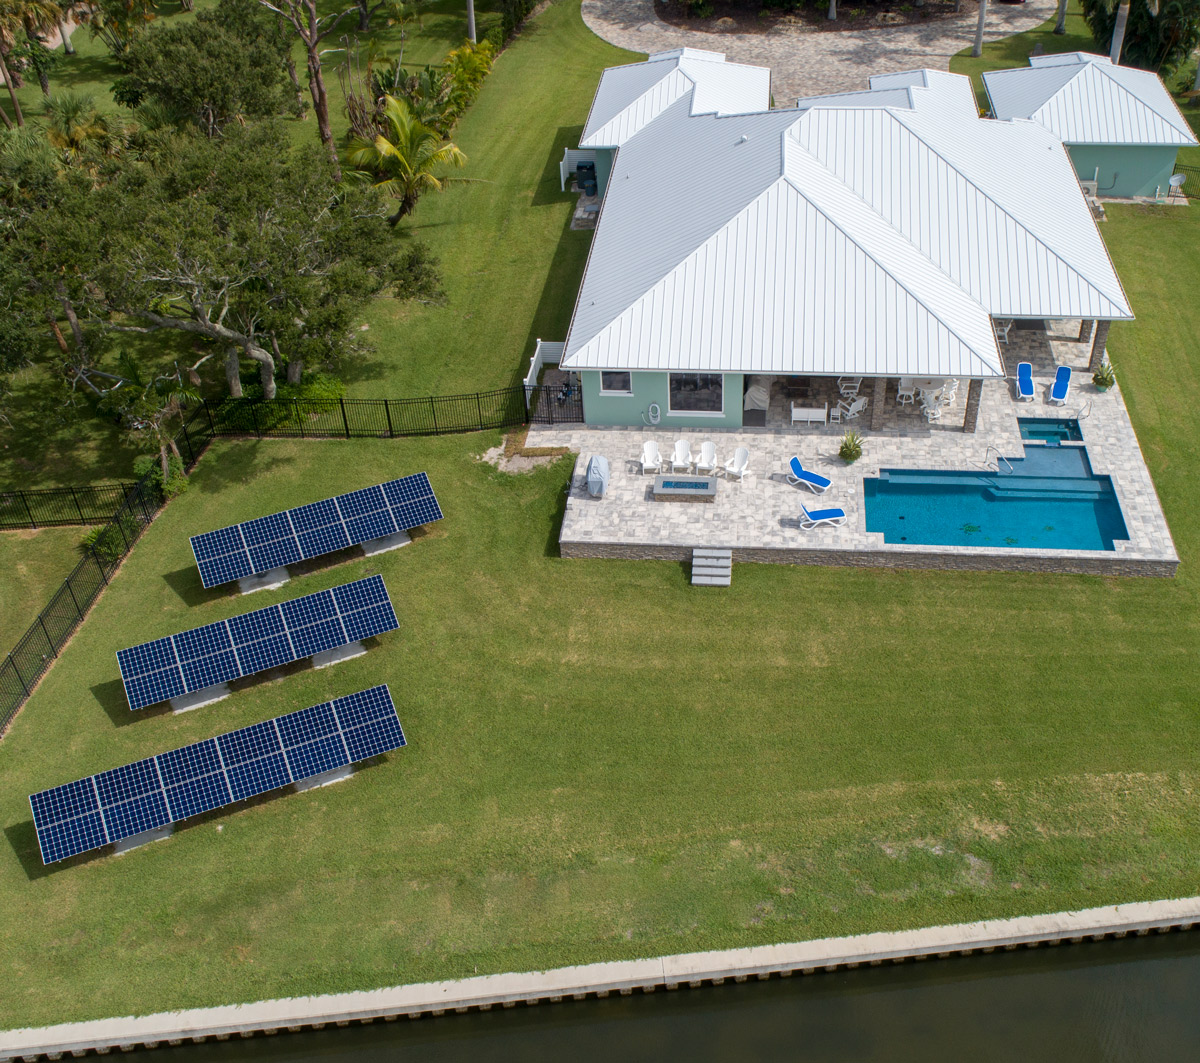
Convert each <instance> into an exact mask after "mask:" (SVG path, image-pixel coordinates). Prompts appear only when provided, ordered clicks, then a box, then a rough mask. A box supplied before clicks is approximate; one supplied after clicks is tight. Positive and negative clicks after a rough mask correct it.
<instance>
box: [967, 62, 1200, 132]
mask: <svg viewBox="0 0 1200 1063" xmlns="http://www.w3.org/2000/svg"><path fill="white" fill-rule="evenodd" d="M1029 62H1030V64H1031V65H1030V66H1028V67H1018V68H1015V69H1013V70H992V71H989V72H988V73H986V74H984V75H983V81H984V85H985V86H986V87H987V93H988V98H989V99H990V100H991V102H992V110H993V112H994V113H995V115H996V117H997V118H1000V119H1005V118H1028V119H1031V120H1032V121H1034V122H1037V123H1038V124H1039V125H1042V126H1045V127H1046V128H1047V129H1049V130H1050V131H1051V132H1052V133H1054V134H1055V136H1057V137H1058V138H1059V139H1060V140H1062V141H1063V142H1064V143H1067V144H1151V145H1162V146H1171V145H1185V144H1195V143H1196V137H1195V135H1194V134H1193V133H1192V130H1191V127H1190V126H1189V125H1188V123H1187V119H1185V118H1184V117H1183V115H1182V114H1181V113H1180V111H1179V108H1178V107H1176V106H1175V101H1174V100H1172V99H1171V95H1170V93H1169V92H1167V90H1166V88H1164V87H1163V83H1162V82H1161V81H1160V80H1159V78H1158V75H1157V74H1154V73H1152V72H1151V71H1149V70H1137V69H1135V68H1134V67H1128V66H1116V65H1114V64H1113V63H1112V62H1110V61H1109V60H1108V59H1107V58H1106V57H1105V56H1101V55H1089V54H1087V53H1085V52H1069V53H1067V54H1065V55H1042V56H1034V57H1033V58H1031V59H1030V60H1029Z"/></svg>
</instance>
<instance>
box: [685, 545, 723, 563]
mask: <svg viewBox="0 0 1200 1063" xmlns="http://www.w3.org/2000/svg"><path fill="white" fill-rule="evenodd" d="M702 557H703V558H714V559H716V558H721V559H724V560H726V561H732V560H733V551H732V550H721V549H718V548H716V547H708V546H698V547H696V548H695V549H694V550H693V551H692V560H693V561H695V560H698V559H699V558H702Z"/></svg>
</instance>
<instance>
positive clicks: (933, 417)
mask: <svg viewBox="0 0 1200 1063" xmlns="http://www.w3.org/2000/svg"><path fill="white" fill-rule="evenodd" d="M922 412H923V413H924V414H925V420H927V421H940V420H941V419H942V407H941V405H940V404H939V403H934V404H932V405H929V406H925V407H922Z"/></svg>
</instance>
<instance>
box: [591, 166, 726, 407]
mask: <svg viewBox="0 0 1200 1063" xmlns="http://www.w3.org/2000/svg"><path fill="white" fill-rule="evenodd" d="M596 171H597V173H599V171H600V166H599V163H597V165H596ZM579 376H580V381H581V383H582V385H583V419H584V420H585V421H586V422H587V423H588V424H596V425H637V426H645V421H644V420H643V414H645V413H646V411H647V410H648V409H649V408H650V403H652V402H657V403H658V405H659V408H660V409H661V410H662V420H661V421H660V422H659V425H658V427H660V428H664V429H671V428H712V429H717V428H741V426H742V375H741V373H726V374H725V385H724V398H725V412H724V413H722V414H697V413H671V411H670V410H669V409H668V403H667V374H666V373H634V374H632V386H633V394H632V395H602V394H600V373H599V372H598V371H596V370H585V371H584V372H581V373H580V374H579Z"/></svg>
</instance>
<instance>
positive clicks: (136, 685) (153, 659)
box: [117, 576, 400, 709]
mask: <svg viewBox="0 0 1200 1063" xmlns="http://www.w3.org/2000/svg"><path fill="white" fill-rule="evenodd" d="M399 626H400V624H399V622H398V621H397V620H396V613H395V610H394V609H393V608H392V603H391V600H390V599H389V598H388V593H387V587H385V586H384V583H383V577H382V576H369V577H367V578H366V579H360V580H355V581H354V582H353V583H344V584H342V585H341V586H340V587H334V588H333V589H332V590H329V591H318V592H317V593H316V594H308V595H305V596H304V597H303V598H293V599H291V600H290V601H286V602H282V603H281V604H279V605H272V606H269V607H267V608H266V609H256V610H255V611H254V612H252V613H243V614H242V615H241V616H235V617H231V618H230V619H229V620H220V621H218V622H217V623H215V624H205V625H204V626H203V627H197V628H192V629H191V630H190V631H182V632H180V633H179V634H178V635H172V636H170V637H169V638H165V639H155V640H154V641H153V642H146V643H143V644H142V645H141V646H131V647H130V648H129V649H127V650H120V651H118V653H117V664H118V666H119V667H120V669H121V681H122V682H123V683H124V684H125V696H126V697H127V698H128V699H129V707H130V709H144V708H146V706H147V705H157V704H158V703H159V702H163V701H169V700H170V699H171V698H176V697H179V696H180V695H181V694H191V693H193V692H194V691H197V690H204V689H205V688H206V687H211V686H215V685H217V684H218V683H227V682H229V680H231V679H240V678H241V677H242V676H247V675H254V674H255V673H256V672H262V671H264V670H266V669H267V668H274V667H276V666H277V665H281V664H288V663H290V662H292V661H299V660H302V659H303V658H305V657H311V656H312V655H313V654H314V653H320V652H322V651H323V650H332V649H336V648H337V647H339V646H347V645H349V644H350V643H352V642H358V641H360V640H361V639H365V638H369V637H370V636H372V635H380V634H382V633H383V632H385V631H394V630H395V629H396V628H398V627H399ZM164 665H165V666H166V667H164Z"/></svg>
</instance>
